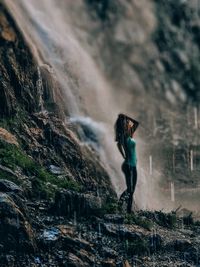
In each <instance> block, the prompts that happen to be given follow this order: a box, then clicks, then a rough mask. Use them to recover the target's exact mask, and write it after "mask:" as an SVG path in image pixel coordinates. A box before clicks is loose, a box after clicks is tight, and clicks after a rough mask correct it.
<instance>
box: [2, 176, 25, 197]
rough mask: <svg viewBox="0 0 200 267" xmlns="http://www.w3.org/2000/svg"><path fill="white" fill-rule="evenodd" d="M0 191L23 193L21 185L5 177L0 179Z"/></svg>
mask: <svg viewBox="0 0 200 267" xmlns="http://www.w3.org/2000/svg"><path fill="white" fill-rule="evenodd" d="M0 192H3V193H10V192H13V193H15V194H20V195H22V194H23V190H22V188H21V187H19V186H18V185H16V184H15V183H13V182H11V181H9V180H5V179H0Z"/></svg>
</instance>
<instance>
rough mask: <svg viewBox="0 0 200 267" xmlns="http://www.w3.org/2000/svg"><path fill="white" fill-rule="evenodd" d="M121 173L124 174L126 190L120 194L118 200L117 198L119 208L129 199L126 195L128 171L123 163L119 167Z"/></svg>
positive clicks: (128, 186)
mask: <svg viewBox="0 0 200 267" xmlns="http://www.w3.org/2000/svg"><path fill="white" fill-rule="evenodd" d="M121 169H122V172H123V173H124V176H125V179H126V187H127V188H126V190H125V191H124V192H123V193H122V194H121V196H120V198H119V203H118V204H119V207H121V206H122V205H123V203H124V201H126V202H127V199H128V197H129V195H128V190H129V189H130V182H129V181H130V169H129V165H128V164H126V163H124V162H123V164H122V166H121Z"/></svg>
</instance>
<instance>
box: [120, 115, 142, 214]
mask: <svg viewBox="0 0 200 267" xmlns="http://www.w3.org/2000/svg"><path fill="white" fill-rule="evenodd" d="M138 125H139V122H137V121H136V120H133V119H131V118H130V117H128V116H126V115H124V114H119V116H118V119H117V121H116V123H115V133H116V138H115V141H116V142H117V147H118V149H119V151H120V153H121V154H122V156H123V158H124V162H123V163H122V166H121V169H122V171H123V173H124V175H125V178H126V186H127V188H126V190H125V191H124V192H123V193H122V194H121V196H120V199H119V206H122V204H123V202H124V201H125V202H126V203H127V212H128V213H130V212H131V210H132V203H133V194H134V192H135V187H136V183H137V168H136V166H137V156H136V140H135V139H134V133H135V131H136V129H137V127H138Z"/></svg>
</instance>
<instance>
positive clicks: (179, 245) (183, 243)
mask: <svg viewBox="0 0 200 267" xmlns="http://www.w3.org/2000/svg"><path fill="white" fill-rule="evenodd" d="M191 247H192V244H191V241H190V240H181V239H177V240H176V241H175V242H174V249H175V250H177V251H186V250H188V249H189V248H191Z"/></svg>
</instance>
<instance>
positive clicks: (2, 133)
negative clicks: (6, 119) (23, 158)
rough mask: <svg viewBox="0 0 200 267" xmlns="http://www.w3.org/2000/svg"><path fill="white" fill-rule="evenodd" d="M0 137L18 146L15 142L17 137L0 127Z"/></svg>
mask: <svg viewBox="0 0 200 267" xmlns="http://www.w3.org/2000/svg"><path fill="white" fill-rule="evenodd" d="M0 139H1V140H3V141H5V142H6V143H9V144H13V145H16V146H19V143H18V142H17V138H16V137H15V136H14V135H13V134H11V133H10V132H8V131H7V130H6V129H4V128H2V127H0Z"/></svg>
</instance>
